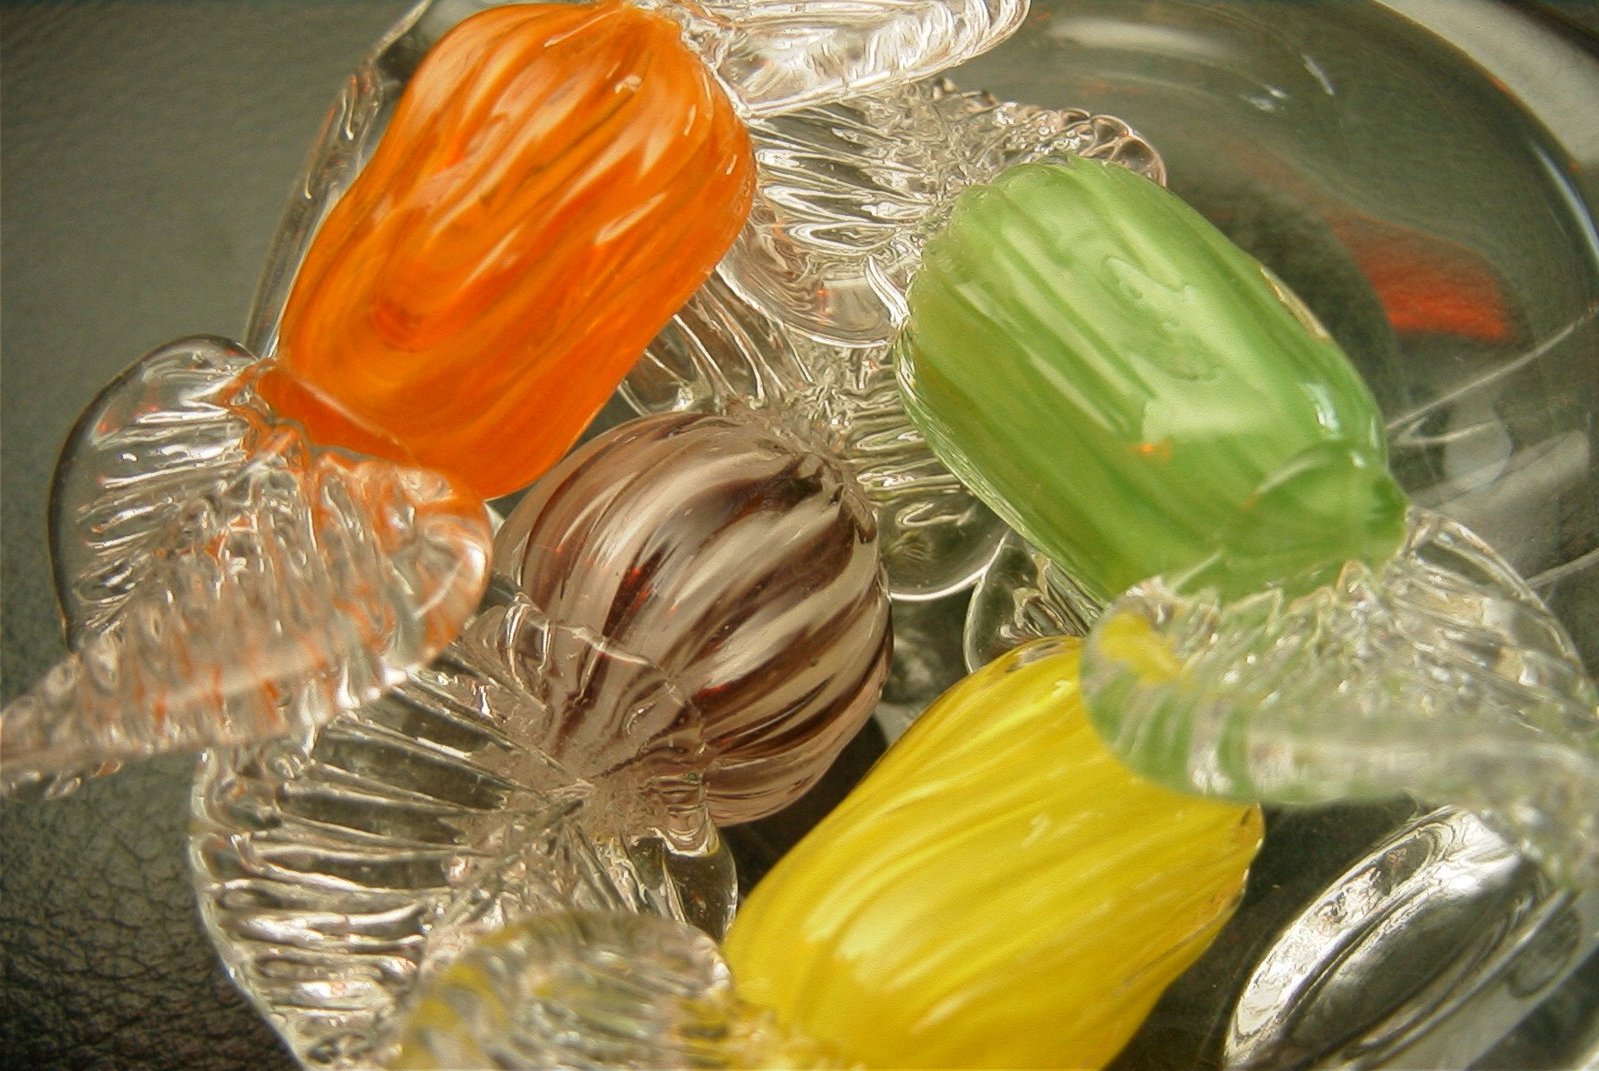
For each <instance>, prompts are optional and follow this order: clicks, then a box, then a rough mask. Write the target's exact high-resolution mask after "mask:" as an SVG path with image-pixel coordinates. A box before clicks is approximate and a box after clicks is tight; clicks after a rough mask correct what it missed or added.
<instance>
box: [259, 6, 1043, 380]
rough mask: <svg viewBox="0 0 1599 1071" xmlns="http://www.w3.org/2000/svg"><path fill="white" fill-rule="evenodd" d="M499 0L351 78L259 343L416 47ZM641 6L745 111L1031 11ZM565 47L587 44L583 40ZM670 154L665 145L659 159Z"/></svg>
mask: <svg viewBox="0 0 1599 1071" xmlns="http://www.w3.org/2000/svg"><path fill="white" fill-rule="evenodd" d="M501 6H509V5H507V4H506V3H505V2H504V0H423V2H421V3H419V4H418V5H417V6H416V8H415V9H413V10H412V12H411V13H410V14H409V15H408V16H407V17H406V18H405V19H404V20H402V21H401V22H400V23H399V25H397V26H395V27H394V29H393V30H392V31H390V33H389V34H388V35H387V36H386V37H385V38H384V39H383V40H382V41H380V42H379V43H378V46H377V48H376V49H375V50H374V51H373V53H372V55H371V56H370V57H368V59H367V61H366V62H365V63H364V64H363V65H362V66H361V68H360V69H359V70H358V71H356V72H355V74H354V75H353V76H352V77H351V78H350V80H349V82H348V83H347V84H346V85H345V87H344V90H343V92H342V93H341V94H340V96H339V98H338V100H336V101H335V103H334V106H333V109H332V111H331V113H330V114H329V117H328V122H327V124H326V125H325V126H324V127H323V131H322V137H321V139H320V141H319V142H318V144H317V146H316V147H315V149H314V150H313V152H312V154H311V161H310V164H309V166H308V167H307V170H306V174H305V176H304V178H303V180H302V182H301V184H300V189H301V193H300V195H299V196H298V197H296V199H295V200H294V201H293V202H292V203H291V205H290V207H289V211H288V214H287V216H286V217H285V219H284V222H283V226H282V227H281V228H280V229H279V231H278V234H277V237H276V239H275V241H274V243H273V247H272V250H271V252H270V254H269V255H268V260H267V268H266V271H265V273H264V274H263V276H262V282H261V288H260V290H259V291H258V292H257V294H256V300H255V305H254V307H253V309H252V310H251V315H250V326H249V327H248V329H247V331H246V335H245V340H246V342H247V343H248V344H249V345H250V347H251V348H252V349H254V350H256V351H257V352H259V353H267V352H270V351H271V350H272V348H273V345H274V340H275V338H276V337H277V332H278V322H279V320H280V318H281V317H282V313H283V306H284V303H285V301H286V299H287V295H288V290H289V287H290V285H291V283H292V280H293V278H294V275H295V272H296V270H297V268H298V267H299V264H300V262H301V260H302V259H303V257H304V255H305V250H306V246H307V244H308V243H309V241H310V239H311V235H312V233H313V232H314V231H315V230H316V227H317V225H318V223H319V222H320V221H321V220H322V218H323V217H324V216H325V215H326V214H327V211H328V209H329V206H330V205H331V204H332V203H333V202H334V201H335V200H336V199H337V198H338V196H339V195H340V194H341V193H342V192H343V191H344V190H345V189H346V188H347V187H348V186H349V185H350V183H351V182H352V181H353V179H354V177H355V176H356V175H357V174H358V173H359V172H360V169H361V168H362V167H363V166H364V165H365V163H366V162H367V160H368V159H369V158H370V157H371V156H372V153H373V150H374V147H375V146H376V145H377V144H378V138H379V136H380V135H381V134H382V133H383V131H384V129H385V128H386V127H387V125H388V124H389V122H390V121H391V119H392V118H393V116H394V115H395V110H396V103H397V101H398V100H399V98H400V96H401V94H402V91H403V90H404V89H405V87H406V85H407V84H408V83H409V82H410V81H411V79H413V78H414V77H415V76H416V74H417V69H418V62H419V57H422V56H425V55H426V54H427V53H428V52H429V51H430V50H431V49H432V48H433V47H434V46H435V45H436V44H437V43H439V41H440V40H441V38H443V37H445V36H446V35H447V34H448V33H449V32H450V31H451V30H452V29H453V28H454V27H455V26H456V25H457V24H458V23H460V22H461V21H462V20H463V19H466V18H467V17H469V16H471V15H473V14H474V13H475V12H480V11H482V10H483V9H484V8H497V7H501ZM515 6H520V7H528V6H532V5H520V4H517V5H515ZM543 6H544V7H545V8H546V9H547V10H548V9H556V8H569V9H570V10H571V11H572V14H570V15H567V16H560V17H565V18H572V19H578V20H584V19H589V18H591V17H592V18H595V19H602V20H603V19H608V20H610V21H612V22H623V23H626V24H628V25H640V26H643V25H653V23H649V22H648V21H642V22H641V21H640V20H641V18H642V16H640V15H639V14H638V13H637V12H627V13H624V12H619V11H618V10H617V8H618V6H619V5H617V4H616V3H602V4H597V5H596V4H589V3H574V4H561V5H543ZM636 6H637V7H639V8H644V9H648V10H649V11H650V12H651V13H653V14H654V15H655V16H658V17H660V18H664V19H670V20H672V21H674V22H676V23H677V24H678V26H679V27H680V30H681V34H682V37H683V42H682V44H679V43H676V42H663V43H664V46H665V48H666V49H667V50H668V51H670V52H672V53H673V54H674V56H675V55H676V53H678V52H680V51H681V50H682V48H683V47H684V46H685V45H686V46H687V47H688V48H689V49H690V50H692V51H694V52H695V53H697V55H698V56H699V57H700V59H701V61H702V62H703V63H704V64H705V65H706V66H708V67H709V68H710V69H711V70H712V71H713V72H714V75H715V78H716V81H717V82H718V83H719V84H720V86H721V87H722V90H723V91H725V92H726V93H727V94H728V95H729V97H730V98H731V102H732V107H733V109H734V110H735V111H736V112H737V113H738V114H740V115H741V116H744V117H746V118H749V117H756V116H764V115H772V114H778V113H781V112H784V111H790V110H793V109H795V108H800V107H806V106H810V105H816V104H821V103H825V102H829V101H834V100H838V99H840V98H844V97H849V96H853V95H856V94H859V93H862V92H867V91H870V90H873V89H876V88H881V87H884V86H889V85H893V84H896V83H899V82H906V81H914V80H916V79H918V78H922V77H924V76H926V75H929V74H931V73H933V72H935V71H938V70H942V69H943V68H945V67H948V66H952V65H954V64H956V63H959V62H962V61H963V60H965V59H968V58H970V57H972V56H975V55H977V54H979V53H981V52H983V51H985V50H987V49H989V48H991V47H993V46H994V45H995V44H997V43H999V42H1000V41H1002V40H1004V39H1005V38H1006V37H1007V36H1008V35H1010V34H1011V33H1012V32H1013V31H1014V30H1015V29H1016V27H1017V26H1018V25H1019V24H1020V23H1021V21H1022V19H1023V18H1024V17H1025V16H1026V14H1027V4H1026V3H1025V0H893V2H884V3H872V4H854V5H828V4H810V5H805V6H803V7H796V6H795V5H794V4H791V3H788V2H786V0H713V2H710V3H693V4H687V3H678V2H675V0H647V2H643V3H640V4H638V5H636ZM589 12H593V14H592V15H590V14H588V13H589ZM602 12H603V14H602ZM589 44H591V45H593V44H596V43H594V42H590V43H589ZM565 47H568V48H581V47H583V43H582V42H579V43H578V44H576V45H567V46H565ZM671 163H672V159H671V154H667V157H666V158H664V159H663V160H660V161H657V162H656V166H665V167H669V166H671ZM669 222H673V223H674V224H675V221H669Z"/></svg>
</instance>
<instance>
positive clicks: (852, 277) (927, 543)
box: [623, 79, 1161, 599]
mask: <svg viewBox="0 0 1599 1071" xmlns="http://www.w3.org/2000/svg"><path fill="white" fill-rule="evenodd" d="M751 136H752V139H753V143H754V147H755V156H756V161H757V166H758V173H759V175H760V183H759V186H758V188H757V192H756V198H755V204H754V208H753V209H752V211H751V216H750V222H749V224H748V225H747V226H746V227H745V228H744V230H743V231H742V232H741V233H740V235H739V237H738V239H737V241H736V242H735V244H734V247H733V249H732V251H731V252H730V253H729V255H728V257H727V258H726V259H725V260H724V261H723V263H722V265H721V267H720V269H719V271H718V276H719V278H717V279H714V280H713V281H712V283H711V284H710V285H708V286H706V287H705V288H703V289H702V290H701V291H700V292H699V293H697V294H696V295H695V296H694V297H693V299H691V300H690V302H689V303H688V305H687V306H685V308H684V309H683V310H682V311H681V312H680V313H679V314H678V316H677V317H676V318H675V319H674V320H673V322H672V323H671V324H670V325H669V326H668V328H667V329H666V330H665V331H664V332H662V334H661V335H660V337H658V338H657V339H656V340H655V342H654V343H653V344H652V345H651V346H650V348H649V350H648V352H647V353H646V355H645V359H644V360H643V361H641V362H640V363H639V365H638V367H637V368H635V369H634V371H633V372H632V373H630V374H629V376H628V378H627V380H626V381H625V382H624V385H623V393H624V396H625V397H626V398H627V399H628V401H629V402H630V403H631V404H632V405H633V406H634V408H635V409H637V410H638V411H640V412H656V411H661V410H664V409H672V408H692V409H702V410H712V411H715V410H717V409H720V408H724V407H726V406H728V405H731V404H744V403H746V402H749V403H752V404H756V405H760V406H763V407H765V408H768V409H770V410H772V411H774V412H776V413H778V414H780V415H781V416H782V417H783V418H784V419H785V420H787V421H788V422H789V423H790V424H791V425H792V426H794V427H795V429H796V430H797V431H799V432H801V433H803V434H806V435H808V436H810V437H812V438H814V439H816V440H817V441H819V442H821V443H824V444H826V445H827V448H829V449H832V450H833V451H835V452H836V453H838V454H839V456H841V457H843V458H846V459H847V460H848V461H849V462H850V463H851V464H852V465H853V467H854V468H855V471H856V473H857V475H858V476H859V478H860V480H861V482H862V484H863V485H864V486H865V487H866V490H867V493H868V495H870V496H871V499H872V501H873V503H874V505H875V506H876V508H877V511H878V519H879V523H880V526H881V529H882V546H883V555H884V560H885V562H886V564H887V567H888V572H889V582H890V585H891V587H892V589H893V591H894V594H895V595H896V597H900V598H908V599H929V598H934V597H937V596H940V595H943V594H946V593H948V592H950V591H954V590H957V589H959V588H961V587H963V586H965V585H966V584H968V583H970V582H971V581H972V580H973V579H974V578H975V577H976V576H977V575H978V574H979V573H980V572H981V571H982V570H983V568H984V567H985V565H986V564H987V563H988V561H989V559H990V558H991V557H992V555H993V552H994V548H995V544H996V541H997V540H998V538H999V536H1000V533H1001V531H1002V526H1001V525H1000V524H999V522H998V521H997V519H996V518H995V517H994V516H993V515H992V514H990V513H989V511H988V510H987V508H986V507H984V506H983V505H982V503H981V502H980V501H978V500H977V499H976V498H975V497H974V496H973V495H972V494H971V493H970V492H969V491H968V490H967V489H966V488H965V487H964V486H963V485H962V484H961V483H960V482H959V481H958V480H956V479H955V478H954V477H953V476H952V475H951V474H950V472H949V471H948V469H946V468H945V467H944V465H943V463H942V462H941V461H939V459H938V458H937V457H936V456H935V455H934V454H933V453H932V451H931V450H929V449H928V447H927V445H926V443H925V442H924V441H923V440H922V437H921V434H920V432H918V431H917V429H916V428H915V426H914V425H913V424H911V423H910V421H909V419H908V418H907V417H906V415H905V412H904V406H903V404H902V402H901V400H900V396H899V391H898V388H897V386H896V384H895V379H894V370H893V364H892V361H891V359H890V355H889V349H888V346H889V343H890V341H891V340H892V338H893V334H894V331H895V329H896V326H897V324H898V321H899V319H900V318H901V316H902V315H903V310H904V287H905V284H906V281H907V279H908V278H909V276H910V273H911V270H912V268H913V267H914V265H915V263H916V260H917V256H918V254H919V252H920V249H921V246H922V243H923V242H924V241H925V239H926V237H927V235H928V233H930V231H931V230H932V229H933V228H934V225H935V223H936V221H937V220H938V219H939V218H940V216H941V214H942V212H943V210H944V209H945V208H946V207H947V202H948V200H949V198H951V197H952V196H953V195H954V193H955V191H957V190H959V189H961V188H962V187H964V186H967V185H970V184H972V183H974V182H980V181H983V180H985V179H987V178H991V177H992V176H994V175H995V174H997V173H998V172H1000V171H1001V170H1003V169H1004V168H1005V167H1006V166H1008V165H1010V164H1012V163H1015V162H1017V161H1021V160H1035V159H1040V158H1050V157H1055V156H1060V155H1063V154H1069V153H1080V154H1085V155H1092V156H1097V157H1104V158H1107V159H1114V160H1116V161H1118V162H1121V163H1124V164H1126V166H1128V167H1133V168H1136V169H1138V170H1139V171H1140V172H1141V173H1144V174H1148V175H1151V176H1152V177H1156V178H1159V177H1160V175H1161V167H1160V160H1159V157H1158V156H1157V155H1156V154H1155V152H1154V150H1153V149H1151V148H1150V147H1149V145H1148V144H1147V143H1145V142H1143V141H1142V140H1141V139H1140V138H1138V137H1137V135H1136V134H1134V133H1133V132H1132V131H1131V130H1129V129H1128V128H1127V126H1126V125H1125V124H1124V123H1121V122H1120V121H1119V120H1115V119H1112V118H1110V117H1106V116H1092V115H1089V114H1088V113H1086V112H1081V111H1073V110H1062V111H1053V110H1046V109H1040V108H1031V107H1026V106H1023V105H1018V104H1009V103H1002V102H998V101H995V100H993V99H992V98H989V97H987V96H985V95H983V94H978V93H963V92H960V91H958V90H956V89H955V88H954V87H952V86H950V85H949V84H948V83H946V82H943V81H941V80H938V79H929V80H924V81H921V82H917V83H912V84H909V85H905V86H898V87H894V88H891V89H887V90H882V91H880V92H877V93H874V94H870V95H866V96H861V97H854V98H850V99H847V100H844V101H840V102H837V103H833V104H829V105H826V106H818V107H813V108H807V109H803V110H800V111H796V112H793V113H790V114H786V115H782V116H776V117H770V118H764V119H761V120H759V121H756V122H754V123H752V125H751Z"/></svg>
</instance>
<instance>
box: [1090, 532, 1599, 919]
mask: <svg viewBox="0 0 1599 1071" xmlns="http://www.w3.org/2000/svg"><path fill="white" fill-rule="evenodd" d="M1083 677H1084V682H1083V686H1084V691H1085V694H1086V695H1087V697H1088V702H1089V709H1090V712H1091V715H1092V717H1093V719H1094V722H1095V725H1096V726H1097V727H1098V729H1099V731H1100V732H1101V734H1102V735H1103V736H1104V737H1105V739H1106V740H1107V741H1108V742H1109V744H1110V745H1111V747H1112V749H1113V750H1114V751H1115V752H1116V753H1117V754H1118V755H1119V756H1120V757H1121V758H1122V759H1123V760H1125V761H1126V762H1128V763H1129V764H1130V765H1132V766H1133V767H1135V768H1136V769H1138V770H1141V771H1142V772H1144V773H1145V774H1146V775H1147V776H1149V777H1152V778H1154V779H1156V780H1159V781H1162V782H1165V783H1166V784H1170V785H1173V786H1176V787H1180V788H1185V789H1189V790H1195V791H1199V792H1203V793H1207V794H1212V795H1219V796H1226V797H1231V798H1243V799H1258V800H1261V801H1263V802H1267V803H1282V804H1296V803H1320V802H1328V801H1332V800H1337V799H1347V798H1352V797H1354V798H1358V797H1377V796H1386V795H1394V794H1398V793H1404V792H1408V793H1411V794H1413V795H1415V796H1418V797H1420V798H1422V799H1426V800H1429V801H1432V802H1447V803H1454V804H1457V805H1460V806H1464V807H1467V808H1470V809H1472V810H1474V811H1475V812H1476V813H1478V814H1479V815H1480V816H1481V817H1482V818H1483V819H1484V820H1485V821H1487V822H1488V823H1489V824H1490V825H1492V826H1494V827H1495V828H1497V829H1498V830H1499V831H1500V832H1502V833H1504V834H1505V835H1506V836H1508V837H1509V838H1510V839H1512V840H1513V841H1514V842H1516V843H1517V844H1518V845H1519V846H1520V847H1521V848H1522V849H1523V850H1524V851H1526V852H1527V853H1528V854H1529V855H1531V856H1533V857H1535V858H1536V859H1538V860H1539V861H1540V862H1541V863H1542V864H1543V865H1544V866H1545V867H1546V868H1547V869H1548V871H1549V873H1550V875H1551V876H1552V877H1553V878H1554V879H1555V880H1556V881H1558V882H1561V883H1563V884H1568V885H1574V886H1582V887H1592V886H1595V885H1599V847H1596V846H1599V711H1596V704H1599V693H1596V690H1595V688H1594V684H1593V681H1592V679H1591V678H1590V677H1589V676H1588V675H1587V674H1586V672H1585V671H1584V669H1583V667H1582V663H1581V661H1580V659H1579V658H1578V656H1577V654H1576V652H1575V650H1574V648H1573V646H1572V643H1571V640H1570V638H1569V637H1568V636H1567V634H1566V631H1565V629H1564V627H1563V626H1562V625H1561V624H1560V623H1559V621H1558V620H1556V619H1555V618H1554V616H1553V615H1552V614H1551V613H1550V612H1549V611H1548V610H1547V609H1546V608H1545V607H1544V606H1543V604H1542V603H1541V602H1540V601H1539V599H1538V598H1537V596H1536V595H1535V594H1534V593H1533V592H1532V591H1531V590H1530V589H1529V588H1528V587H1527V585H1526V583H1525V582H1524V581H1522V580H1521V578H1520V577H1518V576H1517V575H1516V573H1515V572H1514V570H1512V569H1511V568H1510V566H1509V565H1507V564H1506V563H1505V562H1504V561H1503V560H1502V559H1500V558H1499V556H1498V555H1497V554H1496V553H1495V552H1494V551H1493V550H1492V548H1490V547H1488V546H1487V545H1486V544H1485V543H1483V542H1481V541H1480V540H1478V539H1477V538H1476V537H1475V536H1473V535H1472V534H1471V533H1470V532H1469V531H1467V530H1466V529H1464V528H1462V527H1461V526H1460V525H1458V524H1455V523H1454V522H1452V521H1449V520H1447V519H1445V518H1443V517H1440V516H1437V515H1434V514H1431V513H1428V512H1426V511H1424V510H1420V509H1412V510H1411V512H1410V514H1409V517H1408V531H1407V535H1406V539H1405V542H1404V545H1403V548H1402V550H1401V551H1400V553H1399V554H1398V555H1396V556H1395V557H1394V558H1393V559H1391V560H1390V561H1389V562H1387V563H1386V564H1384V565H1381V566H1377V567H1372V566H1367V565H1363V564H1360V563H1350V564H1348V565H1346V566H1345V567H1344V569H1343V570H1342V572H1341V573H1340V574H1339V575H1338V577H1337V579H1336V580H1335V581H1334V582H1333V583H1331V584H1328V585H1325V586H1323V587H1320V588H1316V589H1314V590H1312V591H1310V592H1309V593H1308V594H1305V595H1302V596H1300V597H1298V598H1293V599H1289V598H1287V597H1285V595H1284V594H1283V592H1282V590H1281V589H1277V588H1273V589H1268V590H1266V591H1264V592H1261V593H1259V594H1257V595H1253V596H1245V597H1242V598H1239V599H1236V600H1233V601H1230V602H1226V603H1223V602H1220V601H1219V600H1217V599H1216V598H1215V596H1214V595H1213V594H1210V593H1205V594H1199V595H1194V596H1191V597H1185V596H1179V595H1177V594H1174V592H1173V590H1172V588H1171V587H1170V586H1169V585H1168V584H1167V583H1166V582H1165V581H1164V580H1161V579H1155V580H1151V581H1149V582H1146V583H1143V584H1140V585H1138V586H1136V587H1135V588H1133V589H1132V590H1131V591H1129V592H1128V593H1127V594H1126V595H1124V596H1123V597H1122V598H1120V599H1118V600H1117V601H1116V602H1114V603H1113V604H1112V605H1111V606H1110V608H1109V609H1108V610H1107V611H1106V614H1105V616H1104V617H1103V618H1101V619H1100V621H1099V622H1098V623H1097V624H1096V625H1095V627H1094V629H1093V631H1092V632H1090V633H1089V637H1088V641H1087V646H1086V648H1085V651H1084V655H1083Z"/></svg>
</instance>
